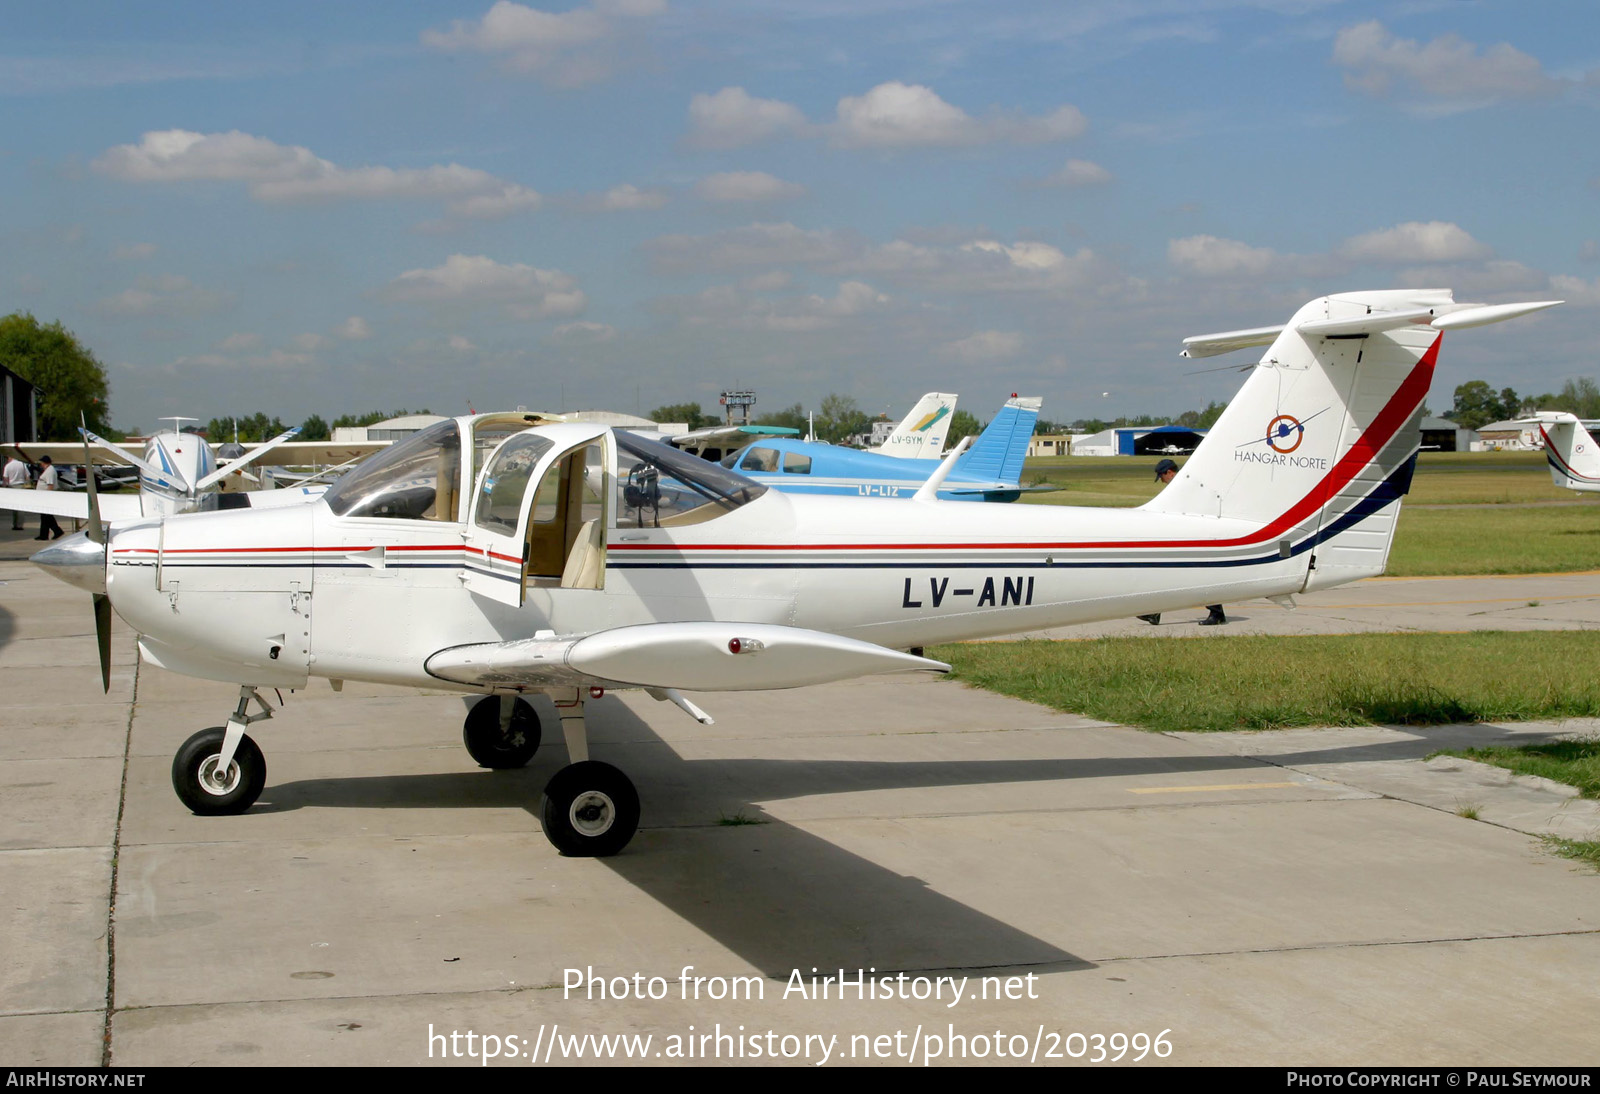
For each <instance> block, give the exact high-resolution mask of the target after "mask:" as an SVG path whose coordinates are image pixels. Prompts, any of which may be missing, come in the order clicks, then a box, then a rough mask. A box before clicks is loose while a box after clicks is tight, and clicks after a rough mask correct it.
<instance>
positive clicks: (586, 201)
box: [578, 182, 670, 213]
mask: <svg viewBox="0 0 1600 1094" xmlns="http://www.w3.org/2000/svg"><path fill="white" fill-rule="evenodd" d="M669 200H670V195H669V194H668V193H667V191H666V190H664V189H662V188H660V187H656V186H651V187H641V186H635V185H634V184H633V183H631V182H624V183H621V184H619V185H617V186H613V187H612V188H611V189H609V190H607V191H606V192H605V193H603V194H590V195H588V196H587V197H584V198H581V199H580V200H579V202H578V204H579V207H580V208H584V209H594V210H598V211H600V212H606V213H615V212H632V211H635V210H639V209H659V208H661V207H662V206H663V205H665V204H666V203H667V202H668V201H669Z"/></svg>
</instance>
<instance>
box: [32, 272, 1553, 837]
mask: <svg viewBox="0 0 1600 1094" xmlns="http://www.w3.org/2000/svg"><path fill="white" fill-rule="evenodd" d="M1551 303H1554V302H1544V303H1537V304H1516V305H1498V306H1483V305H1472V304H1457V303H1454V302H1453V301H1452V299H1451V296H1450V294H1449V293H1448V292H1447V291H1422V292H1418V291H1409V290H1390V291H1379V292H1358V293H1342V294H1339V295H1336V296H1328V297H1323V298H1321V299H1318V300H1314V301H1312V302H1311V303H1309V304H1307V305H1305V306H1304V307H1302V308H1301V309H1300V310H1299V311H1298V312H1296V313H1295V315H1294V317H1293V318H1292V319H1291V320H1290V321H1289V322H1288V323H1287V324H1285V325H1284V326H1281V327H1272V328H1261V329H1256V330H1250V331H1232V332H1228V333H1225V334H1220V335H1210V336H1206V337H1202V338H1192V339H1188V340H1187V341H1186V342H1185V347H1186V349H1185V353H1186V354H1187V355H1189V356H1204V355H1209V354H1212V353H1221V352H1225V351H1227V350H1230V349H1237V348H1242V347H1245V346H1259V345H1270V348H1269V349H1268V350H1267V352H1266V355H1265V356H1264V357H1262V358H1261V360H1260V362H1259V363H1258V364H1257V365H1256V366H1255V368H1254V369H1253V370H1252V372H1251V375H1250V376H1249V378H1248V379H1247V380H1246V382H1245V384H1244V387H1243V389H1242V390H1241V391H1240V392H1239V394H1238V396H1237V397H1236V398H1235V399H1234V400H1233V401H1232V402H1231V403H1229V405H1228V409H1227V410H1226V411H1225V412H1224V413H1223V415H1222V417H1221V418H1220V419H1219V420H1218V422H1217V423H1216V425H1215V426H1214V427H1213V428H1212V429H1211V431H1210V433H1209V434H1208V435H1207V437H1206V439H1205V441H1204V442H1203V443H1202V444H1201V446H1200V448H1199V449H1198V450H1197V451H1196V452H1195V454H1194V455H1193V456H1192V457H1191V458H1190V459H1189V461H1188V462H1187V464H1186V465H1185V466H1184V467H1183V469H1182V470H1181V471H1179V473H1178V476H1177V478H1176V479H1174V480H1173V482H1172V483H1171V484H1170V485H1168V486H1167V488H1166V489H1165V490H1163V491H1162V492H1161V494H1160V495H1158V496H1157V497H1156V498H1155V499H1154V500H1153V501H1151V502H1149V503H1148V504H1146V505H1144V506H1142V507H1140V508H1138V509H1095V508H1069V507H1065V506H1062V507H1056V506H985V507H984V508H983V510H982V512H981V519H979V520H974V510H973V507H972V506H970V505H959V504H955V503H950V502H943V501H939V500H937V498H936V495H937V491H938V487H939V483H940V481H942V478H943V476H944V475H945V474H947V473H948V471H949V468H950V465H951V463H953V461H954V459H955V456H953V455H952V456H951V457H949V458H947V459H946V461H945V464H944V465H943V466H941V468H940V470H939V472H938V473H936V474H935V475H934V477H933V478H932V479H930V480H929V482H928V483H927V484H925V486H924V487H923V490H922V496H921V497H920V498H919V499H917V500H915V501H910V502H907V501H885V500H879V499H873V498H839V497H816V496H807V495H796V494H785V493H783V492H781V491H777V490H770V489H766V488H764V487H763V486H761V485H760V484H759V483H756V482H754V481H752V480H750V479H748V478H745V477H743V476H741V475H739V474H736V473H734V472H731V471H729V470H727V469H725V468H722V467H720V466H718V465H716V464H712V463H708V462H706V461H704V460H700V459H697V458H695V457H692V456H689V455H687V454H684V453H681V452H679V451H677V450H676V449H673V448H670V447H668V446H665V445H661V444H658V443H655V442H652V441H649V440H646V439H644V438H641V437H638V436H636V435H634V434H630V433H628V432H625V431H620V430H612V429H610V428H606V427H602V426H597V425H591V424H579V423H567V422H546V421H544V420H542V419H540V418H538V417H537V416H534V415H524V414H489V415H479V416H477V417H470V418H458V419H454V420H451V421H445V422H441V423H439V424H438V425H435V426H433V427H431V428H429V429H426V430H424V431H422V432H420V433H418V434H416V435H415V436H413V437H411V438H409V439H407V440H405V441H402V442H400V443H397V444H395V445H394V446H393V447H391V448H389V449H387V450H386V451H384V452H383V453H381V454H379V455H377V456H374V457H373V458H371V459H369V460H367V461H366V462H365V463H363V464H361V465H360V466H359V467H357V468H356V469H355V470H354V471H352V472H350V473H349V474H348V475H346V476H345V477H344V478H342V479H341V480H340V481H339V482H338V483H336V484H335V485H334V486H333V487H332V488H331V489H330V490H329V491H328V492H327V493H326V494H325V495H323V496H322V497H321V498H319V499H317V500H315V501H313V502H311V503H310V504H306V505H295V506H286V507H283V508H279V509H270V510H255V509H243V510H229V511H221V512H208V513H189V514H180V515H176V516H168V517H165V518H163V519H158V520H147V521H141V522H137V523H135V524H131V525H126V526H123V527H120V528H113V529H111V530H110V531H109V532H108V531H107V530H106V529H105V528H104V527H102V525H101V524H100V522H99V520H98V519H97V518H91V523H90V527H89V530H88V531H87V532H85V533H79V534H77V535H74V536H71V537H69V538H67V539H63V540H61V541H60V542H59V543H56V544H54V545H52V546H50V547H48V548H46V549H44V550H41V551H40V552H38V553H37V554H36V555H34V557H33V561H34V562H36V563H37V564H38V565H40V566H41V567H43V568H44V569H46V570H48V571H50V572H51V573H53V574H55V575H56V576H57V577H60V578H61V579H62V580H65V581H68V582H71V583H72V584H74V585H77V586H79V587H81V588H83V589H85V590H87V591H90V592H92V593H94V594H95V598H96V631H97V634H98V636H99V640H100V643H101V665H102V670H101V671H102V679H103V680H104V679H106V675H105V674H106V673H107V672H108V668H107V664H108V658H109V640H110V639H109V631H110V611H111V609H112V608H115V610H116V612H117V614H119V615H121V616H122V618H123V619H124V620H126V621H127V623H128V624H129V625H130V626H131V627H133V629H134V630H135V631H137V632H138V634H139V635H140V637H139V649H140V651H141V653H142V655H143V656H144V657H145V658H146V659H147V660H149V661H151V662H152V663H154V664H156V665H158V666H161V667H163V668H167V669H170V670H172V671H175V672H179V673H184V674H186V675H190V676H197V677H202V678H205V679H212V680H222V681H227V682H229V683H234V684H238V685H240V688H239V700H238V705H237V707H236V708H235V710H234V712H233V714H232V715H230V716H229V718H228V721H227V725H226V727H225V728H223V727H219V728H215V729H207V730H202V731H201V732H199V733H197V734H195V735H194V736H192V737H190V738H189V739H188V740H187V741H186V742H185V743H184V744H183V746H182V747H181V748H180V749H179V750H178V752H177V755H176V757H175V759H174V761H173V785H174V788H175V790H176V791H177V793H178V796H179V798H180V799H182V801H183V802H184V804H185V805H187V806H188V807H189V808H190V809H191V810H193V811H194V812H196V813H201V814H216V813H238V812H242V811H244V810H245V809H248V808H249V806H250V805H251V804H252V803H253V802H254V801H255V800H256V798H257V796H258V795H259V794H260V793H261V792H262V789H263V787H264V786H265V782H266V763H265V760H264V759H263V757H262V754H261V750H260V748H259V747H258V746H257V745H256V744H255V742H254V741H252V740H251V739H250V737H249V736H248V735H247V734H246V733H245V730H246V728H247V726H249V725H251V724H252V723H256V722H259V721H260V720H262V719H263V718H267V717H270V716H271V715H272V714H273V710H272V708H271V707H270V706H268V704H267V703H266V702H265V701H264V700H263V699H262V698H261V695H260V689H262V688H271V687H279V688H298V687H303V686H305V685H306V683H307V681H308V680H309V679H310V678H311V677H313V676H317V677H323V678H326V679H328V680H330V681H331V682H332V683H333V686H334V687H335V688H339V687H342V686H343V681H345V680H363V681H371V682H376V683H385V684H397V685H404V686H412V687H415V686H424V687H431V688H443V689H450V690H457V691H461V692H466V693H473V692H477V693H483V694H485V695H486V696H487V698H485V699H483V700H481V701H479V703H478V704H477V705H476V706H474V707H473V708H472V710H471V712H470V713H469V714H468V715H467V718H466V724H465V727H464V732H463V736H464V739H465V742H466V745H467V750H468V752H469V753H470V754H471V756H472V757H473V759H475V760H476V761H477V762H478V763H479V764H481V765H483V766H486V767H495V768H504V767H520V766H522V765H524V764H526V763H527V762H528V760H529V759H530V758H531V757H532V755H533V753H534V750H535V749H536V748H537V746H538V744H539V739H540V726H539V722H538V719H537V717H536V716H535V715H534V713H533V710H532V707H531V706H530V705H529V704H527V702H526V701H525V700H522V699H521V698H520V696H521V695H523V694H526V693H529V692H543V693H546V694H548V695H550V696H551V697H552V698H553V699H554V700H555V704H556V707H557V709H558V711H559V712H560V721H561V730H562V734H563V737H564V738H565V742H566V747H567V757H568V760H569V761H570V762H569V763H568V765H567V766H565V767H563V768H561V769H560V770H559V771H557V772H556V774H555V775H554V777H553V778H551V779H550V781H549V783H548V784H547V785H546V786H545V789H544V796H543V799H542V801H541V804H540V820H541V823H542V826H543V828H544V831H545V833H546V835H547V836H548V838H549V839H550V841H551V842H552V843H553V844H554V845H555V846H556V847H557V848H558V849H559V850H560V851H562V852H563V853H565V854H569V855H611V854H615V853H616V852H618V851H620V850H621V849H622V848H623V847H624V846H625V845H626V844H627V843H628V841H629V840H630V839H631V838H632V836H633V834H634V831H635V830H636V828H637V826H638V823H639V799H638V794H637V792H636V791H635V789H634V787H633V784H632V783H631V782H630V781H629V779H628V778H627V776H626V775H624V774H623V773H622V772H621V771H618V770H617V769H616V768H615V767H612V766H611V765H609V764H606V763H603V762H601V761H598V760H592V759H590V757H589V744H588V736H587V732H586V728H585V723H584V705H585V703H586V702H587V701H588V700H589V699H591V698H593V697H597V696H599V695H600V694H602V693H603V691H604V690H605V689H607V688H642V689H644V690H645V691H646V692H647V693H648V694H650V695H652V696H653V697H655V698H657V699H660V700H664V701H670V702H673V703H675V704H676V705H677V706H679V707H680V708H682V709H683V710H684V711H686V712H687V713H689V714H691V715H693V716H694V717H696V718H698V719H700V720H701V721H709V720H710V718H709V716H708V715H707V714H706V713H705V712H704V711H702V710H701V709H700V708H699V707H698V706H696V705H695V704H694V703H693V702H691V701H690V700H689V699H687V698H685V697H684V696H683V695H681V694H679V692H678V690H677V689H680V688H681V689H685V690H696V691H740V690H761V689H770V688H790V687H799V686H802V685H806V684H816V683H824V682H827V681H831V680H841V679H847V678H850V677H855V676H861V675H867V674H872V673H881V672H901V671H908V670H928V671H936V672H942V671H946V670H947V668H948V666H946V665H943V664H940V663H939V662H936V661H932V660H928V659H926V658H923V657H919V656H914V655H912V654H910V653H906V652H902V651H904V650H906V649H908V648H910V647H915V646H921V645H924V644H926V643H933V642H945V641H960V640H963V639H971V638H981V637H985V636H991V635H1000V634H1008V633H1015V632H1018V631H1025V630H1034V629H1039V628H1044V627H1052V626H1061V625H1064V624H1072V623H1082V622H1089V621H1093V620H1102V619H1114V618H1126V617H1129V616H1134V615H1140V614H1144V613H1149V612H1162V611H1169V610H1173V609H1177V608H1186V607H1191V606H1196V605H1201V604H1213V603H1217V602H1219V601H1233V600H1242V599H1247V598H1251V597H1275V598H1278V599H1279V600H1280V601H1282V600H1284V599H1285V598H1288V597H1290V596H1292V595H1293V594H1295V593H1298V592H1309V591H1312V590H1316V589H1322V588H1326V587H1328V586H1331V585H1338V584H1341V583H1343V582H1347V581H1352V580H1355V579H1357V578H1362V577H1370V576H1374V575H1376V574H1380V573H1382V572H1383V568H1384V564H1385V561H1386V559H1387V556H1388V551H1389V544H1390V541H1391V540H1392V538H1393V535H1394V528H1395V523H1396V516H1397V513H1398V510H1399V503H1400V499H1401V497H1402V495H1404V493H1405V492H1406V490H1407V487H1408V486H1409V483H1410V478H1411V470H1412V466H1413V463H1414V458H1415V456H1416V453H1417V448H1418V444H1419V441H1420V436H1421V434H1420V429H1419V420H1420V414H1421V410H1422V402H1423V399H1424V397H1425V396H1426V395H1427V393H1428V387H1429V383H1430V381H1431V379H1432V376H1433V370H1434V363H1435V361H1436V359H1437V357H1438V352H1439V345H1440V341H1441V339H1442V333H1441V332H1443V331H1446V330H1454V329H1457V328H1464V327H1471V326H1476V325H1479V324H1483V323H1491V322H1495V321H1497V320H1500V319H1509V318H1511V317H1513V316H1517V315H1524V314H1527V313H1529V312H1532V311H1536V310H1538V309H1539V308H1543V307H1548V306H1550V304H1551ZM596 483H598V484H599V486H600V489H599V490H595V489H594V484H596ZM313 617H315V626H313V625H312V622H313ZM252 702H254V703H256V704H257V706H258V707H259V712H258V713H252V712H251V706H250V704H251V703H252Z"/></svg>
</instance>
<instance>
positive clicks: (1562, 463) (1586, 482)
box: [1523, 410, 1600, 492]
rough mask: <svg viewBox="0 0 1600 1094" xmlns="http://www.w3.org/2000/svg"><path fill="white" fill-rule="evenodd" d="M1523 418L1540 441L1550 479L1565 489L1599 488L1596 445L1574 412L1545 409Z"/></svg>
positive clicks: (1599, 456)
mask: <svg viewBox="0 0 1600 1094" xmlns="http://www.w3.org/2000/svg"><path fill="white" fill-rule="evenodd" d="M1523 421H1525V422H1528V423H1530V424H1532V425H1533V426H1534V427H1535V428H1536V429H1537V430H1538V432H1539V437H1540V439H1541V440H1542V441H1543V442H1544V458H1545V460H1546V461H1547V462H1548V463H1549V464H1550V479H1551V481H1553V482H1554V483H1555V484H1556V485H1557V486H1564V487H1566V488H1567V489H1568V490H1582V491H1585V492H1593V491H1600V448H1597V447H1596V446H1595V443H1594V437H1592V436H1591V435H1590V434H1589V430H1588V429H1587V428H1585V427H1584V424H1583V423H1582V422H1581V421H1579V420H1578V418H1577V417H1576V416H1575V415H1572V414H1568V413H1566V412H1564V411H1549V410H1545V411H1540V412H1539V413H1538V414H1536V415H1534V416H1533V417H1532V418H1527V419H1523Z"/></svg>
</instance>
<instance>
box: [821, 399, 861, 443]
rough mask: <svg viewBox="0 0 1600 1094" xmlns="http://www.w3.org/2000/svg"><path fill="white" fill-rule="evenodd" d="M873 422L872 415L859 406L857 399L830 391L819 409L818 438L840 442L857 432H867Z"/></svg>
mask: <svg viewBox="0 0 1600 1094" xmlns="http://www.w3.org/2000/svg"><path fill="white" fill-rule="evenodd" d="M871 423H872V415H870V414H868V413H867V412H866V411H864V410H862V409H861V408H860V407H859V406H857V405H856V401H855V399H853V398H851V397H850V396H849V395H839V394H836V393H832V392H830V393H829V394H827V395H824V396H823V397H822V403H821V405H820V406H819V407H818V409H817V438H818V439H819V440H824V441H827V442H828V443H829V444H840V443H842V442H844V441H845V440H847V439H848V438H850V437H853V436H855V435H856V434H857V433H865V432H866V431H867V430H868V429H869V428H870V427H871Z"/></svg>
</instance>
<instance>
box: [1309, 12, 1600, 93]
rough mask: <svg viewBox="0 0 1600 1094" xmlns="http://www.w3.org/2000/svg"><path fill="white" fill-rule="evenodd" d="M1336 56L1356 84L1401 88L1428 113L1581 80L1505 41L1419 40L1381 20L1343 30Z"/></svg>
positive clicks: (1366, 88)
mask: <svg viewBox="0 0 1600 1094" xmlns="http://www.w3.org/2000/svg"><path fill="white" fill-rule="evenodd" d="M1333 62H1334V64H1336V65H1338V66H1340V67H1341V68H1343V69H1345V77H1344V81H1345V84H1346V86H1348V87H1350V88H1352V89H1353V90H1356V91H1361V92H1364V93H1365V94H1368V95H1373V96H1377V97H1380V98H1384V97H1388V96H1389V95H1391V94H1398V95H1400V96H1402V97H1405V98H1409V99H1412V100H1413V103H1412V106H1413V108H1414V109H1416V110H1418V111H1419V112H1422V113H1427V114H1449V113H1456V112H1459V111H1463V110H1473V109H1477V108H1479V107H1484V106H1489V105H1491V104H1493V103H1496V102H1499V101H1501V100H1504V99H1530V98H1540V97H1546V96H1552V95H1558V94H1561V93H1563V92H1564V91H1565V90H1566V88H1567V87H1568V86H1571V85H1573V84H1575V82H1576V81H1570V80H1562V79H1557V78H1555V77H1552V76H1550V75H1549V74H1548V73H1546V72H1545V71H1544V66H1543V65H1542V64H1540V63H1539V60H1538V58H1536V57H1532V56H1529V55H1528V54H1526V53H1523V52H1522V51H1521V50H1519V49H1517V48H1515V47H1514V46H1511V45H1510V44H1508V43H1505V42H1501V43H1500V44H1499V45H1494V46H1490V47H1488V48H1487V49H1485V50H1484V51H1483V52H1482V53H1480V52H1478V47H1477V46H1475V45H1473V44H1472V43H1471V42H1468V41H1465V40H1463V39H1462V38H1460V37H1458V36H1456V35H1454V34H1445V35H1441V36H1440V37H1438V38H1435V39H1433V40H1432V41H1431V42H1426V43H1420V44H1419V43H1418V42H1416V41H1415V40H1413V39H1410V38H1396V37H1395V36H1394V35H1393V34H1391V33H1389V31H1388V29H1387V28H1385V27H1384V25H1383V24H1382V23H1379V22H1377V21H1376V20H1374V21H1371V22H1366V23H1361V24H1358V25H1357V26H1353V27H1347V28H1345V29H1344V30H1342V31H1340V32H1339V36H1338V37H1337V38H1336V39H1334V45H1333Z"/></svg>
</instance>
